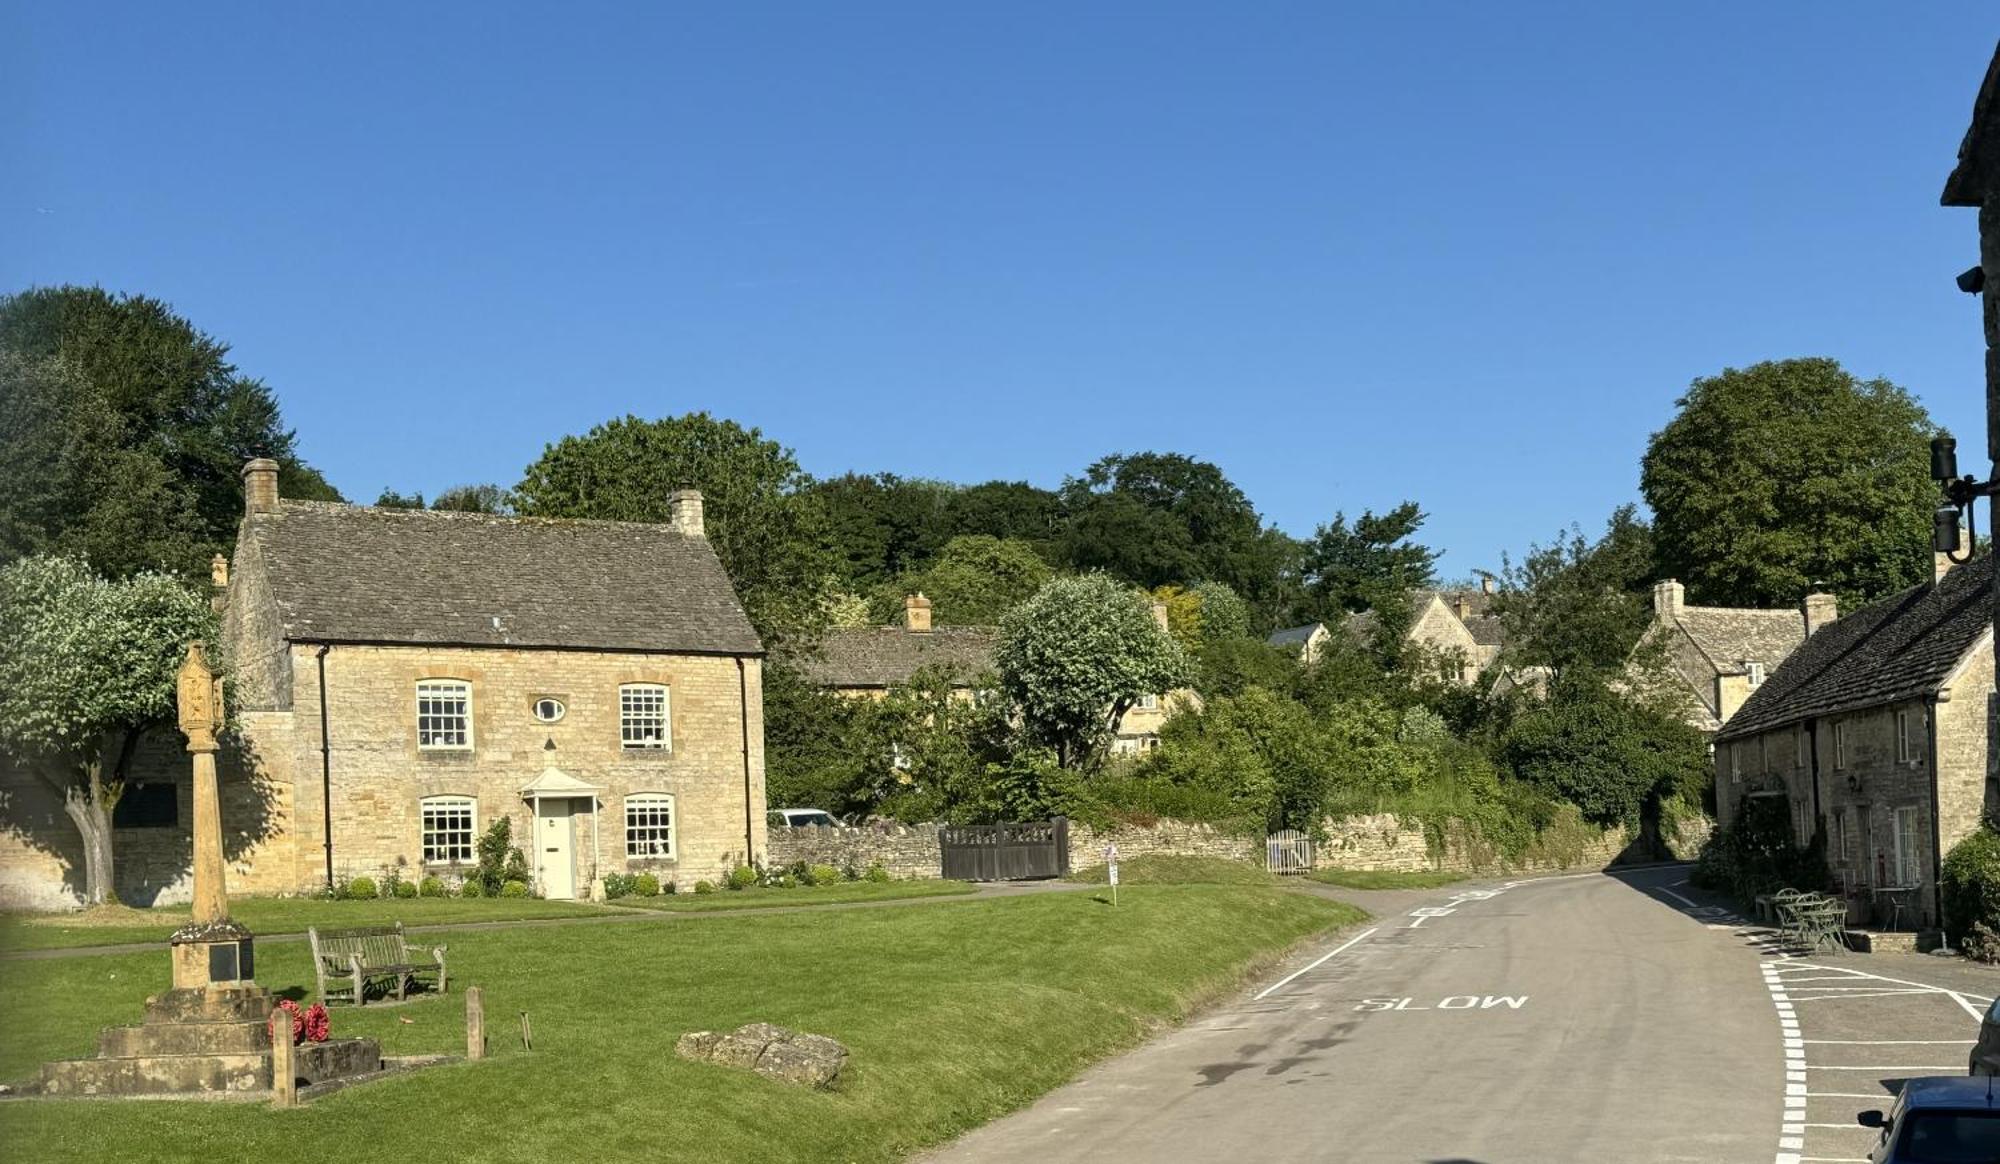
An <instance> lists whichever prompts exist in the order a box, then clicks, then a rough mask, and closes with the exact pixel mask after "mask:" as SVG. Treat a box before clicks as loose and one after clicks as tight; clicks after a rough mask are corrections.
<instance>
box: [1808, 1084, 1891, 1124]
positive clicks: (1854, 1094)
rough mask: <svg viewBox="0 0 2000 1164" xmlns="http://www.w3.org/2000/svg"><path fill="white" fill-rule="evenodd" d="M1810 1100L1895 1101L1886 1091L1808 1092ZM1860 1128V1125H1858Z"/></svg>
mask: <svg viewBox="0 0 2000 1164" xmlns="http://www.w3.org/2000/svg"><path fill="white" fill-rule="evenodd" d="M1806 1098H1808V1099H1894V1098H1896V1097H1895V1096H1893V1095H1890V1094H1889V1093H1888V1092H1886V1091H1808V1092H1806ZM1857 1126H1859V1125H1857Z"/></svg>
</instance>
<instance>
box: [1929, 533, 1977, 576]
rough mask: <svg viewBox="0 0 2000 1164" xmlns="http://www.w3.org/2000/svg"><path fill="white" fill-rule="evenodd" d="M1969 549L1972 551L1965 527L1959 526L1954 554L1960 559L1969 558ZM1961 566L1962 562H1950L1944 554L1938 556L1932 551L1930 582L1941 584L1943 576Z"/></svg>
mask: <svg viewBox="0 0 2000 1164" xmlns="http://www.w3.org/2000/svg"><path fill="white" fill-rule="evenodd" d="M1971 549H1972V546H1971V542H1970V535H1968V534H1967V533H1966V532H1965V527H1964V526H1962V525H1961V526H1959V527H1958V549H1957V551H1956V553H1957V554H1958V556H1959V557H1961V558H1965V557H1970V556H1971V554H1970V552H1969V551H1970V550H1971ZM1962 565H1964V563H1963V562H1954V561H1952V560H1951V558H1950V557H1949V556H1947V555H1945V554H1940V553H1937V552H1936V551H1932V552H1931V581H1932V582H1942V581H1944V576H1945V575H1946V574H1949V573H1951V572H1952V569H1953V568H1954V567H1956V566H1962Z"/></svg>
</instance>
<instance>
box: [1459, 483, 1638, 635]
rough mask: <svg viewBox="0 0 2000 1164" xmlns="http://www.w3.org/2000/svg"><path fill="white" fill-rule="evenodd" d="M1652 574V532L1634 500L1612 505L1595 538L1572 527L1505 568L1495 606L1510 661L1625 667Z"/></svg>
mask: <svg viewBox="0 0 2000 1164" xmlns="http://www.w3.org/2000/svg"><path fill="white" fill-rule="evenodd" d="M1652 579H1653V535H1652V529H1651V528H1650V527H1649V526H1647V524H1646V522H1645V520H1644V519H1642V518H1641V517H1639V515H1638V511H1637V510H1636V509H1635V508H1634V507H1632V506H1630V505H1622V506H1620V507H1618V509H1616V510H1614V511H1613V512H1612V514H1611V518H1610V520H1609V521H1607V522H1606V523H1605V526H1604V533H1603V535H1602V536H1601V537H1599V538H1598V539H1597V540H1596V541H1591V540H1590V539H1588V538H1586V537H1585V536H1584V534H1583V531H1582V530H1581V529H1571V530H1570V531H1569V532H1567V533H1565V534H1563V535H1561V536H1560V537H1558V538H1556V539H1555V540H1554V541H1552V542H1550V543H1549V544H1548V545H1546V546H1542V545H1537V546H1531V547H1529V550H1528V554H1527V557H1525V558H1523V559H1522V560H1521V562H1520V564H1519V565H1515V564H1513V563H1511V562H1510V563H1508V564H1507V565H1506V566H1505V569H1504V574H1503V578H1502V584H1501V588H1500V593H1499V594H1498V595H1497V596H1496V597H1495V599H1494V604H1493V606H1494V611H1495V613H1497V614H1498V615H1499V616H1500V621H1501V625H1502V626H1504V627H1505V628H1506V632H1507V644H1508V648H1507V649H1508V655H1509V660H1508V661H1509V663H1510V664H1511V665H1519V666H1541V667H1548V668H1551V669H1553V670H1554V671H1556V672H1558V673H1560V672H1563V671H1567V670H1571V669H1574V668H1578V667H1582V668H1591V669H1595V670H1597V671H1601V672H1609V671H1614V670H1617V669H1618V668H1619V667H1621V666H1623V665H1624V663H1625V661H1626V659H1627V657H1628V656H1629V655H1630V653H1631V651H1632V647H1633V645H1634V644H1635V643H1637V642H1638V641H1639V636H1640V635H1642V634H1644V633H1645V630H1646V625H1647V623H1648V621H1649V619H1650V614H1649V613H1648V607H1647V594H1648V591H1649V584H1650V583H1651V581H1652Z"/></svg>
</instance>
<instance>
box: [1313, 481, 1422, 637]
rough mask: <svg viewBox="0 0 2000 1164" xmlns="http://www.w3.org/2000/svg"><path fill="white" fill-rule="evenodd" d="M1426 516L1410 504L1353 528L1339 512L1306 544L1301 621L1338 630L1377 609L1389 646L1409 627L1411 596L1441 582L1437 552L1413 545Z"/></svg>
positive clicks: (1360, 520) (1366, 517)
mask: <svg viewBox="0 0 2000 1164" xmlns="http://www.w3.org/2000/svg"><path fill="white" fill-rule="evenodd" d="M1423 524H1424V512H1423V510H1421V509H1419V508H1418V507H1417V503H1416V502H1414V501H1405V502H1403V503H1402V504H1401V505H1398V506H1396V507H1395V508H1394V509H1391V510H1390V511H1389V512H1387V513H1384V514H1376V513H1374V512H1373V511H1364V512H1363V513H1362V514H1361V516H1360V517H1357V518H1355V519H1354V522H1353V524H1352V525H1350V524H1348V521H1347V515H1346V514H1344V513H1336V514H1334V516H1333V520H1332V521H1331V522H1328V523H1326V524H1325V525H1322V526H1320V527H1319V528H1318V529H1317V530H1315V531H1314V532H1313V536H1312V537H1311V538H1310V539H1309V540H1307V542H1306V543H1305V547H1304V551H1303V556H1302V558H1301V562H1300V582H1301V587H1302V594H1301V596H1300V598H1299V600H1298V601H1297V603H1296V604H1295V606H1294V612H1293V617H1294V618H1295V619H1296V621H1298V622H1301V623H1305V622H1323V623H1325V624H1327V626H1328V627H1337V626H1338V625H1339V623H1340V620H1341V617H1342V616H1343V615H1345V614H1347V613H1350V612H1355V611H1362V610H1373V611H1376V612H1377V614H1378V622H1379V623H1380V624H1381V627H1382V634H1383V637H1384V642H1385V643H1393V642H1395V641H1397V640H1400V638H1401V636H1402V633H1403V631H1404V630H1405V629H1406V628H1407V627H1408V625H1409V616H1410V613H1411V611H1410V609H1409V593H1410V591H1412V590H1415V589H1418V588H1421V587H1425V586H1429V585H1431V584H1432V583H1433V582H1435V581H1436V579H1437V559H1438V554H1437V551H1436V550H1433V549H1430V548H1429V547H1427V546H1424V545H1421V544H1419V543H1417V542H1415V541H1412V540H1411V539H1413V538H1414V537H1415V536H1416V533H1417V530H1418V529H1420V528H1422V526H1423Z"/></svg>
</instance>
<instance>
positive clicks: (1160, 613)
mask: <svg viewBox="0 0 2000 1164" xmlns="http://www.w3.org/2000/svg"><path fill="white" fill-rule="evenodd" d="M1153 624H1154V625H1155V626H1158V627H1159V628H1160V630H1162V631H1165V630H1166V629H1167V604H1166V603H1164V602H1155V603H1153Z"/></svg>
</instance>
